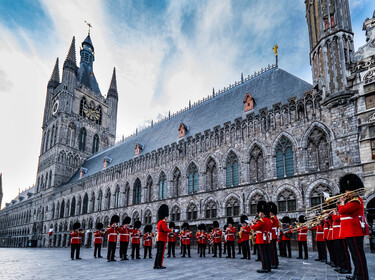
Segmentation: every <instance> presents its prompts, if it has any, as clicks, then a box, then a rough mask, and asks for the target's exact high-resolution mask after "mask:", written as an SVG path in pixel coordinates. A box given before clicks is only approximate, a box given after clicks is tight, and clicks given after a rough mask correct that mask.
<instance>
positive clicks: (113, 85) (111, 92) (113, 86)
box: [107, 67, 118, 97]
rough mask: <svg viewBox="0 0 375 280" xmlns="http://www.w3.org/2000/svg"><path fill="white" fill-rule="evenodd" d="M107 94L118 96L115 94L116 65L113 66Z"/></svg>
mask: <svg viewBox="0 0 375 280" xmlns="http://www.w3.org/2000/svg"><path fill="white" fill-rule="evenodd" d="M109 95H112V96H115V97H117V96H118V94H117V80H116V67H114V68H113V74H112V79H111V83H110V85H109V89H108V94H107V96H109Z"/></svg>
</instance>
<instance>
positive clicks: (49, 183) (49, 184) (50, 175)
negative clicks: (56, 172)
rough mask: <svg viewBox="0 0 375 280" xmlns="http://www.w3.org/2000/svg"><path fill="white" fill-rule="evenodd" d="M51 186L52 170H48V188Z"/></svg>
mask: <svg viewBox="0 0 375 280" xmlns="http://www.w3.org/2000/svg"><path fill="white" fill-rule="evenodd" d="M50 187H52V170H50V171H49V177H48V188H50Z"/></svg>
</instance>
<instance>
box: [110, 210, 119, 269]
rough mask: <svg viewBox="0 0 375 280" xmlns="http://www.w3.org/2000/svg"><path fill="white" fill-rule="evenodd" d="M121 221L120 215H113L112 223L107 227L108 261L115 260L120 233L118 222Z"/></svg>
mask: <svg viewBox="0 0 375 280" xmlns="http://www.w3.org/2000/svg"><path fill="white" fill-rule="evenodd" d="M119 221H120V217H119V216H117V215H113V216H112V218H111V225H110V226H108V228H107V234H108V251H107V261H108V262H115V261H116V260H115V251H116V244H117V235H118V230H119V229H118V222H119Z"/></svg>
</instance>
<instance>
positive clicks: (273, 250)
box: [271, 239, 279, 266]
mask: <svg viewBox="0 0 375 280" xmlns="http://www.w3.org/2000/svg"><path fill="white" fill-rule="evenodd" d="M276 243H277V240H276V239H272V240H271V253H272V254H271V260H272V265H275V266H278V265H279V256H278V255H277V247H276Z"/></svg>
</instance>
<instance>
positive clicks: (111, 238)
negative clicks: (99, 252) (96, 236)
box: [107, 227, 118, 242]
mask: <svg viewBox="0 0 375 280" xmlns="http://www.w3.org/2000/svg"><path fill="white" fill-rule="evenodd" d="M107 233H108V242H117V234H118V228H114V227H108V228H107Z"/></svg>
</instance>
